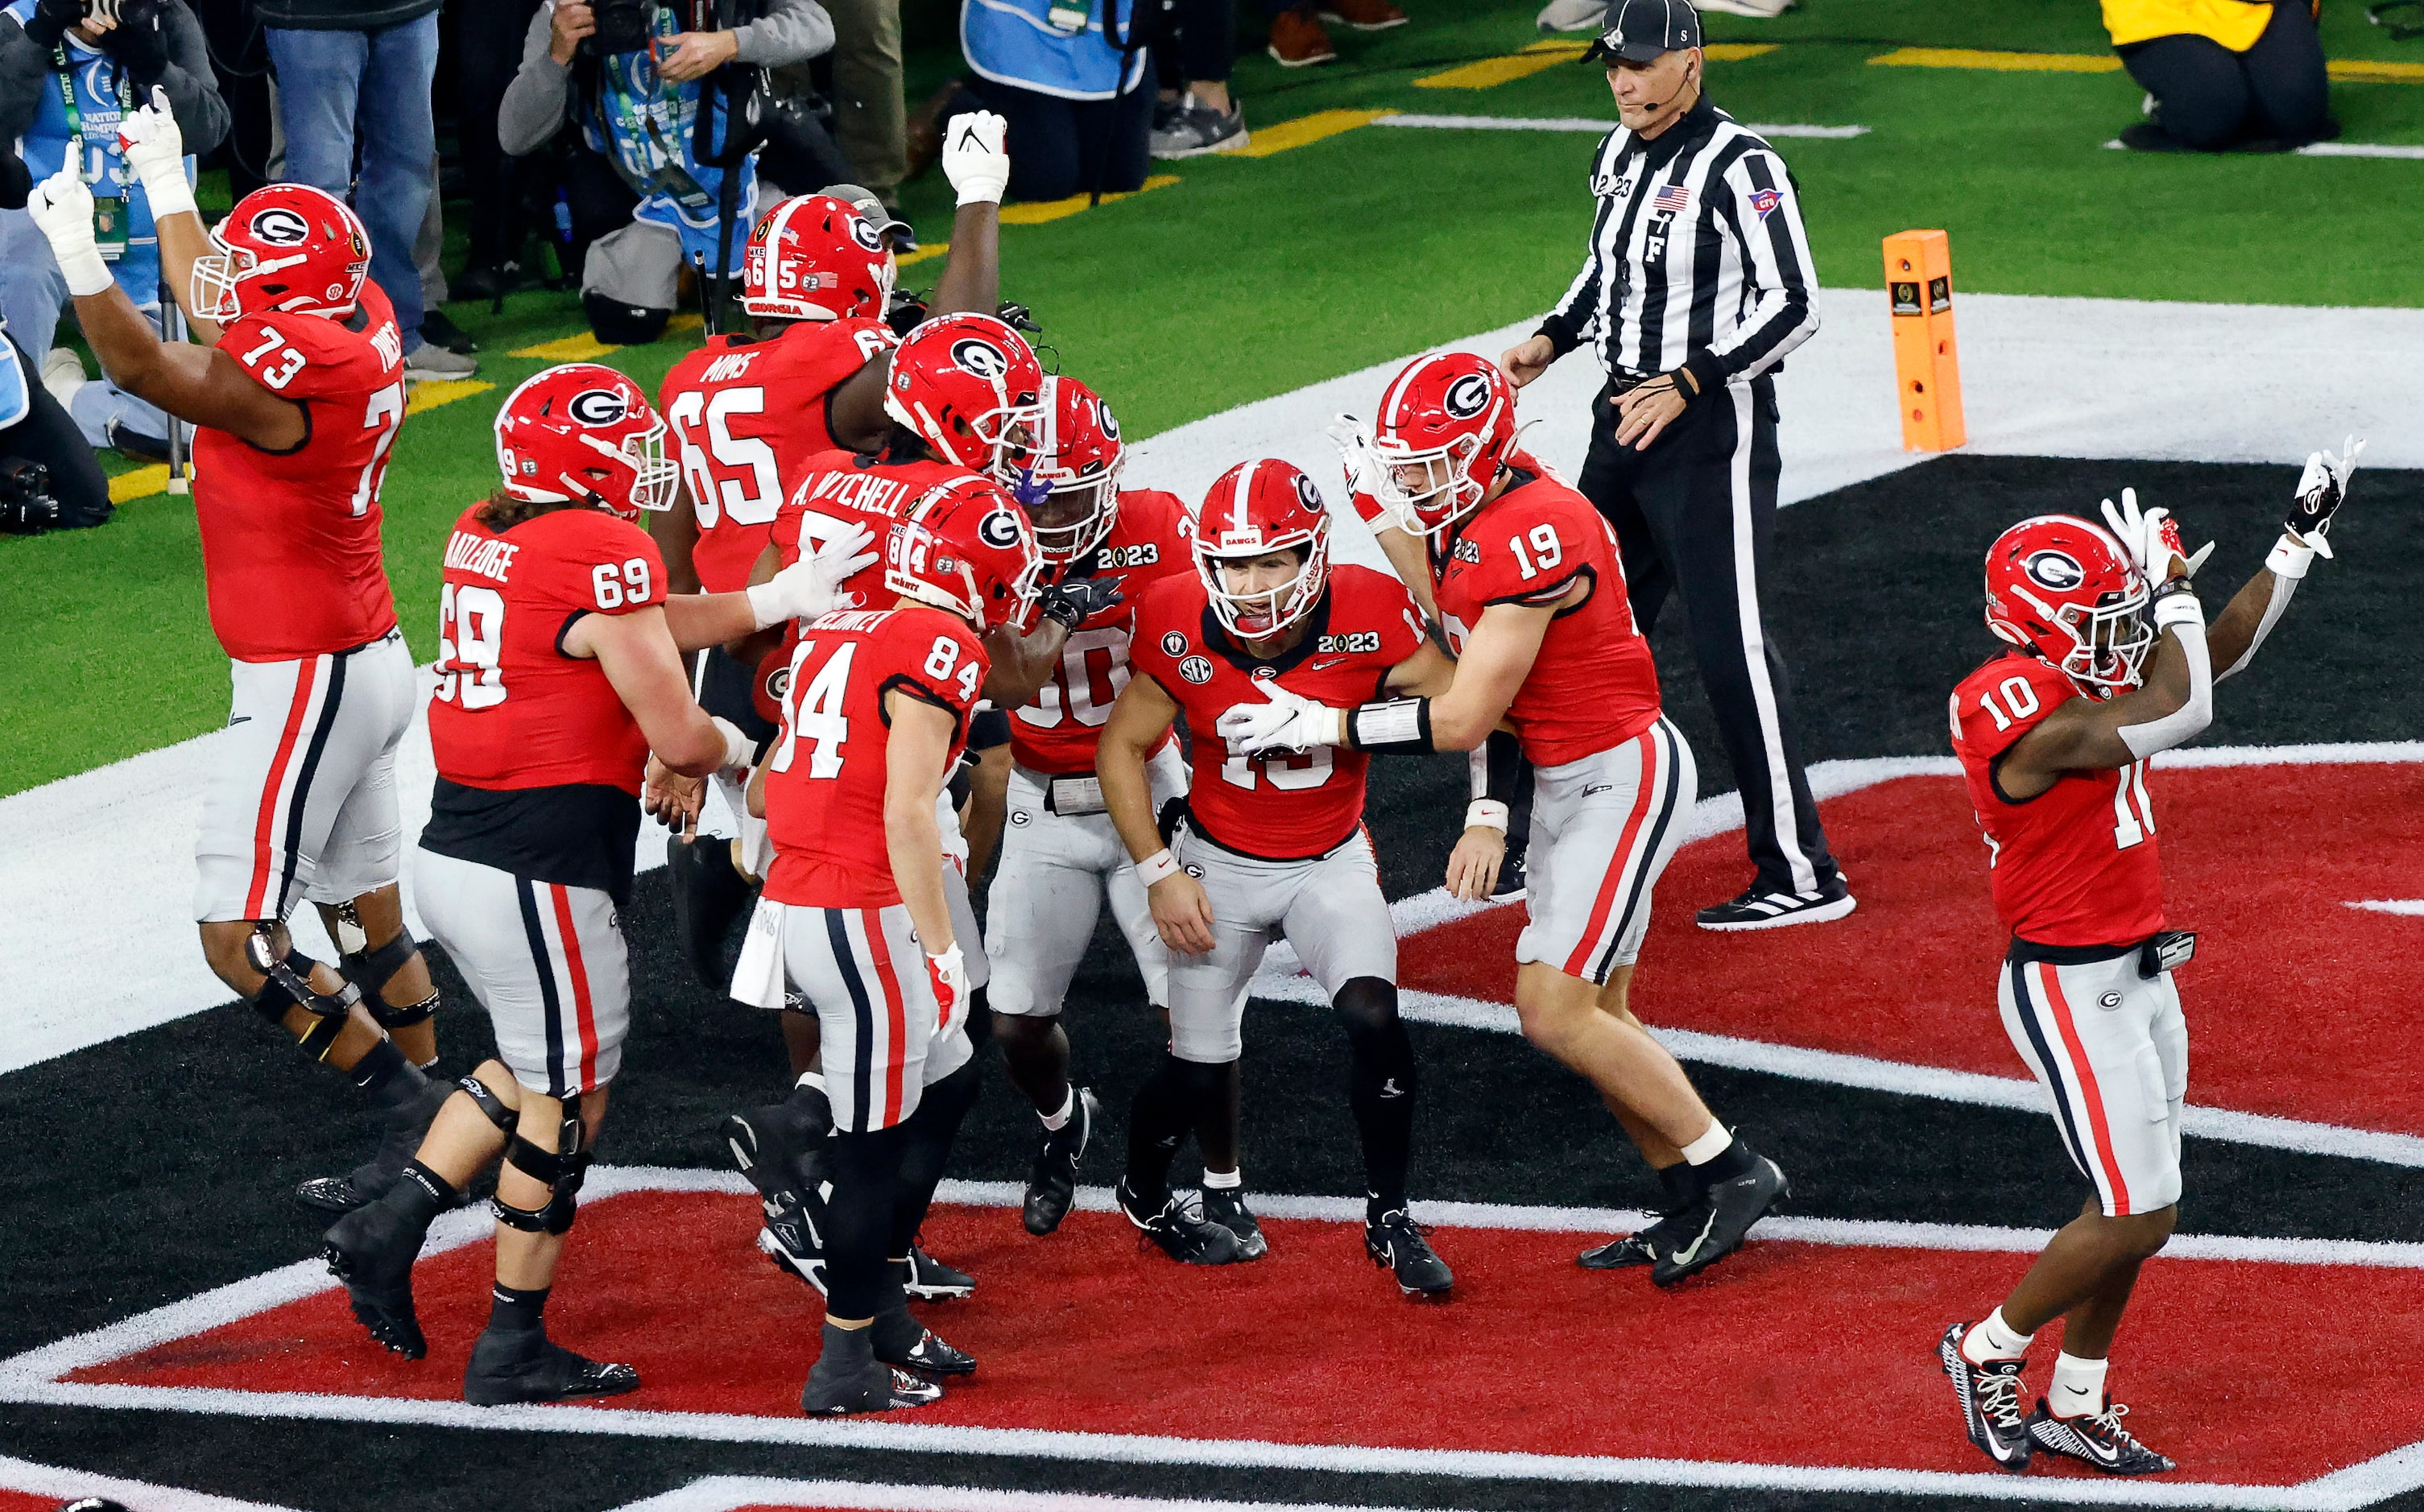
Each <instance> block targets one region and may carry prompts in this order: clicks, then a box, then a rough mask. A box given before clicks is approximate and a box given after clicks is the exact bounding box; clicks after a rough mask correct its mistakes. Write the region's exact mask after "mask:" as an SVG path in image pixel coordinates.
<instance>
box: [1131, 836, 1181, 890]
mask: <svg viewBox="0 0 2424 1512" xmlns="http://www.w3.org/2000/svg"><path fill="white" fill-rule="evenodd" d="M1135 869H1136V879H1137V881H1139V882H1140V883H1143V884H1144V885H1146V886H1147V887H1150V886H1152V885H1153V884H1154V883H1157V882H1159V881H1161V880H1162V879H1163V878H1164V877H1174V876H1176V875H1177V874H1178V858H1177V857H1176V856H1174V855H1172V854H1171V853H1170V848H1169V847H1168V846H1163V847H1162V848H1161V849H1160V850H1158V851H1155V852H1154V853H1153V854H1151V855H1149V856H1147V857H1145V858H1144V859H1143V860H1142V861H1140V862H1138V863H1137V864H1136V868H1135Z"/></svg>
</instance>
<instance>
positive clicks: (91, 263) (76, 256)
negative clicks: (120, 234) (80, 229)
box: [57, 243, 117, 299]
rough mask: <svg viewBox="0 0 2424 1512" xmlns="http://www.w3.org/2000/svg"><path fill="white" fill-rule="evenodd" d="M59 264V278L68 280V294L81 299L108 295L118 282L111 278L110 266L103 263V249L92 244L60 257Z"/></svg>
mask: <svg viewBox="0 0 2424 1512" xmlns="http://www.w3.org/2000/svg"><path fill="white" fill-rule="evenodd" d="M57 262H58V264H59V276H60V277H61V278H63V279H66V280H67V285H68V293H69V294H72V295H74V296H75V297H77V298H79V299H81V298H84V297H86V296H88V295H90V294H106V293H107V292H108V290H109V286H110V284H112V283H113V282H115V281H117V280H115V279H112V278H111V277H110V276H109V264H108V263H104V262H103V261H102V257H101V248H99V247H94V246H92V245H91V244H90V243H87V244H86V245H84V246H83V247H77V248H75V250H73V251H72V252H70V253H68V254H67V255H66V256H63V257H58V258H57Z"/></svg>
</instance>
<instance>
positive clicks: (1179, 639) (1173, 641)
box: [1161, 630, 1187, 656]
mask: <svg viewBox="0 0 2424 1512" xmlns="http://www.w3.org/2000/svg"><path fill="white" fill-rule="evenodd" d="M1161 654H1162V655H1164V656H1185V655H1186V654H1187V637H1186V636H1185V635H1183V634H1181V633H1179V632H1178V631H1176V630H1170V631H1167V632H1166V633H1164V634H1163V636H1162V638H1161Z"/></svg>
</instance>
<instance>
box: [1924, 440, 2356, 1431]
mask: <svg viewBox="0 0 2424 1512" xmlns="http://www.w3.org/2000/svg"><path fill="white" fill-rule="evenodd" d="M2362 448H2363V443H2362V442H2356V441H2354V440H2353V438H2352V443H2351V445H2350V447H2349V451H2348V455H2347V456H2346V457H2345V458H2341V457H2336V456H2333V455H2331V454H2328V453H2317V454H2314V455H2313V456H2311V457H2309V458H2308V459H2307V462H2306V470H2305V473H2304V476H2303V477H2302V478H2301V479H2300V480H2299V483H2298V493H2297V498H2296V501H2295V502H2294V503H2293V505H2292V507H2291V509H2290V513H2289V515H2288V518H2287V519H2285V520H2284V521H2283V522H2282V531H2281V536H2280V539H2279V540H2278V541H2276V542H2275V543H2274V545H2273V547H2272V553H2271V555H2269V556H2268V557H2267V558H2266V559H2265V564H2264V566H2263V568H2262V569H2260V570H2259V571H2257V574H2256V575H2255V576H2254V577H2253V578H2251V579H2249V580H2248V581H2247V584H2246V586H2244V587H2242V588H2241V589H2240V591H2239V593H2238V595H2237V596H2236V597H2233V598H2232V599H2231V601H2230V604H2229V606H2228V607H2227V608H2225V610H2224V611H2223V613H2222V614H2221V617H2219V618H2217V619H2216V620H2215V621H2214V622H2213V625H2212V626H2211V628H2210V629H2209V628H2208V627H2207V625H2206V623H2205V613H2204V611H2203V610H2201V609H2200V608H2199V607H2198V604H2197V597H2196V591H2195V588H2194V587H2193V584H2192V583H2191V581H2190V574H2191V573H2192V572H2193V570H2194V567H2195V565H2196V564H2197V563H2200V562H2202V561H2203V560H2204V557H2205V552H2203V551H2200V552H2199V553H2197V555H2196V556H2195V557H2194V558H2193V559H2192V558H2188V557H2185V556H2184V555H2183V553H2182V551H2181V549H2180V534H2179V530H2178V528H2177V526H2176V525H2175V524H2173V522H2172V521H2171V520H2170V519H2169V518H2168V517H2166V515H2165V512H2164V511H2162V510H2161V509H2149V510H2145V511H2143V512H2142V511H2140V509H2139V508H2138V502H2137V499H2136V496H2135V495H2134V494H2133V493H2129V492H2124V493H2123V494H2122V496H2121V505H2120V507H2119V508H2117V509H2116V508H2115V507H2114V506H2113V503H2112V501H2109V500H2108V501H2106V502H2105V505H2104V516H2105V519H2106V522H2107V524H2108V525H2109V526H2110V529H2105V528H2101V527H2098V526H2097V525H2094V524H2091V523H2089V522H2088V521H2086V520H2083V519H2075V518H2072V517H2069V516H2066V515H2040V516H2037V517H2034V518H2032V519H2024V520H2022V521H2020V522H2019V523H2018V524H2017V525H2015V526H2013V527H2012V528H2011V529H2010V530H2008V531H2005V532H2004V533H2002V535H2001V537H1999V538H1998V539H1997V540H1996V542H1995V544H1994V546H1993V547H1992V548H1991V549H1989V550H1988V551H1987V553H1986V625H1987V628H1988V629H1991V630H1993V631H1994V633H1995V635H1996V636H1997V637H1998V638H1999V639H2001V640H2002V641H2004V642H2006V643H2008V644H2009V645H2011V646H2013V647H2014V648H2015V649H2012V650H2008V651H2005V652H2004V653H2002V654H2001V655H2000V656H1997V657H1995V658H1994V659H1993V660H1991V661H1987V662H1985V664H1984V665H1982V666H1980V667H1979V668H1978V670H1977V671H1975V672H1972V673H1971V674H1969V676H1967V677H1964V678H1963V679H1962V680H1961V685H1960V686H1959V687H1958V688H1956V689H1954V693H1953V702H1952V707H1951V715H1952V722H1953V749H1954V754H1955V755H1957V756H1960V758H1961V770H1962V774H1963V775H1964V776H1965V777H1966V778H1967V779H1968V781H1969V797H1970V801H1971V803H1972V804H1975V805H1976V807H1977V810H1978V825H1979V828H1980V829H1981V830H1982V831H1984V832H1985V841H1986V855H1987V866H1988V868H1989V876H1990V877H1991V879H1992V881H1993V883H1994V893H1995V913H1996V915H1997V917H1998V918H1999V920H2000V921H2001V924H2002V925H2003V927H2004V928H2005V929H2006V930H2008V931H2010V932H2011V945H2010V948H2009V950H2008V951H2007V953H2006V958H2005V962H2004V965H2003V969H2002V972H2001V977H2000V979H1999V983H1998V988H1997V996H1998V998H1999V1000H2000V1002H2001V1008H2002V1017H2003V1030H2004V1032H2005V1033H2006V1034H2008V1035H2010V1036H2011V1041H2012V1047H2013V1048H2014V1049H2015V1050H2017V1051H2018V1052H2019V1056H2020V1058H2021V1059H2022V1060H2023V1061H2025V1062H2027V1064H2028V1067H2029V1070H2030V1071H2031V1072H2033V1074H2035V1075H2036V1078H2037V1080H2038V1081H2039V1082H2040V1083H2041V1084H2043V1086H2044V1087H2045V1090H2046V1091H2047V1093H2048V1095H2049V1099H2050V1100H2051V1102H2052V1104H2053V1111H2054V1118H2055V1123H2056V1125H2057V1127H2058V1128H2059V1130H2060V1132H2061V1135H2062V1140H2063V1146H2064V1148H2065V1152H2066V1153H2067V1154H2069V1156H2070V1159H2071V1163H2072V1164H2073V1165H2075V1166H2077V1167H2078V1168H2079V1171H2080V1173H2081V1175H2083V1176H2085V1177H2086V1178H2087V1180H2088V1182H2089V1183H2090V1184H2091V1185H2092V1186H2093V1187H2094V1191H2093V1193H2092V1194H2091V1195H2090V1196H2089V1197H2088V1199H2087V1202H2086V1203H2085V1205H2084V1206H2082V1207H2081V1209H2080V1214H2079V1217H2078V1218H2073V1219H2072V1220H2071V1221H2070V1222H2069V1223H2068V1224H2067V1225H2065V1227H2064V1228H2063V1229H2062V1230H2061V1231H2060V1232H2059V1233H2056V1234H2055V1235H2054V1236H2053V1239H2052V1240H2051V1242H2049V1244H2048V1245H2047V1246H2046V1248H2045V1252H2044V1253H2043V1254H2041V1255H2039V1256H2038V1257H2037V1260H2036V1263H2035V1264H2034V1265H2031V1266H2030V1267H2029V1272H2028V1274H2027V1275H2026V1276H2025V1277H2023V1278H2022V1279H2021V1281H2020V1283H2019V1284H2018V1285H2017V1286H2016V1287H2014V1288H2013V1289H2012V1293H2011V1295H2010V1296H2009V1297H2005V1298H2004V1299H2003V1302H2002V1305H2001V1306H2000V1307H1998V1308H1996V1309H1995V1310H1994V1311H1993V1312H1992V1313H1988V1314H1987V1315H1986V1316H1985V1319H1984V1320H1983V1321H1981V1322H1978V1323H1972V1324H1961V1323H1955V1324H1954V1325H1953V1326H1951V1327H1950V1328H1948V1329H1945V1330H1944V1333H1943V1336H1942V1337H1941V1338H1940V1339H1939V1340H1938V1344H1937V1356H1938V1361H1939V1362H1940V1363H1941V1364H1942V1366H1943V1367H1944V1372H1945V1374H1946V1375H1947V1376H1949V1377H1952V1379H1953V1386H1954V1394H1955V1396H1956V1397H1957V1398H1958V1400H1959V1403H1960V1407H1961V1416H1962V1423H1963V1426H1964V1427H1965V1428H1966V1429H1967V1430H1968V1432H1969V1440H1970V1441H1971V1442H1972V1443H1974V1444H1976V1445H1977V1446H1978V1447H1979V1448H1980V1449H1981V1450H1983V1451H1984V1452H1985V1455H1986V1456H1987V1457H1988V1458H1990V1459H1992V1460H1993V1461H1994V1462H1995V1464H1996V1466H1997V1467H1998V1468H1999V1469H2002V1470H2006V1471H2014V1472H2017V1471H2024V1470H2026V1469H2027V1468H2028V1465H2029V1459H2030V1457H2031V1456H2032V1454H2033V1452H2035V1451H2037V1450H2045V1451H2048V1452H2050V1453H2053V1454H2058V1455H2062V1456H2066V1457H2068V1458H2072V1459H2077V1460H2079V1461H2081V1463H2083V1464H2086V1465H2089V1466H2092V1467H2094V1468H2095V1469H2097V1470H2099V1471H2102V1472H2106V1473H2107V1474H2114V1475H2142V1474H2149V1473H2154V1472H2161V1471H2167V1470H2171V1469H2173V1468H2175V1467H2174V1465H2173V1462H2172V1460H2171V1459H2170V1458H2168V1457H2167V1456H2163V1455H2160V1454H2157V1453H2156V1452H2155V1451H2153V1450H2151V1449H2149V1448H2147V1447H2146V1446H2145V1444H2143V1443H2141V1442H2139V1441H2138V1440H2137V1439H2136V1438H2135V1437H2134V1436H2133V1435H2132V1434H2131V1433H2130V1431H2129V1429H2127V1428H2125V1427H2123V1426H2122V1424H2121V1417H2122V1414H2123V1413H2125V1412H2127V1411H2128V1410H2129V1409H2128V1408H2126V1407H2122V1406H2120V1405H2118V1404H2115V1403H2112V1402H2111V1401H2110V1399H2109V1398H2108V1397H2107V1396H2106V1394H2105V1389H2104V1387H2105V1367H2106V1363H2107V1361H2108V1360H2109V1358H2110V1355H2111V1351H2112V1346H2113V1333H2114V1331H2115V1330H2116V1329H2118V1328H2119V1326H2120V1322H2121V1313H2122V1310H2123V1309H2124V1308H2125V1307H2126V1306H2127V1305H2128V1304H2129V1292H2130V1288H2131V1287H2132V1286H2133V1285H2135V1284H2136V1282H2137V1280H2138V1269H2139V1267H2140V1265H2143V1264H2144V1263H2145V1261H2146V1260H2147V1259H2148V1258H2149V1257H2150V1256H2152V1255H2153V1254H2154V1253H2155V1252H2156V1251H2157V1250H2159V1249H2162V1247H2163V1243H2164V1241H2165V1240H2167V1239H2168V1238H2170V1236H2171V1233H2172V1225H2173V1222H2174V1221H2175V1219H2176V1218H2177V1211H2178V1210H2177V1202H2178V1201H2179V1196H2180V1109H2181V1105H2182V1102H2183V1100H2184V1098H2185V1096H2186V1094H2187V1090H2188V1075H2189V1063H2188V1062H2189V1031H2188V1021H2187V1020H2186V1019H2185V1018H2184V1017H2183V1016H2182V1015H2181V1012H2180V996H2179V992H2178V990H2177V988H2176V987H2174V985H2173V983H2172V968H2173V967H2175V966H2177V965H2178V964H2180V963H2182V962H2185V961H2187V960H2188V959H2189V958H2190V957H2191V956H2192V955H2193V954H2194V953H2195V948H2196V936H2195V935H2193V934H2188V933H2184V932H2180V931H2175V930H2172V929H2170V928H2168V921H2167V920H2166V919H2165V918H2164V916H2163V896H2162V879H2161V867H2160V865H2159V863H2158V861H2157V858H2156V839H2155V810H2154V804H2153V802H2152V800H2151V798H2150V796H2149V793H2148V788H2147V782H2146V777H2147V768H2148V765H2149V761H2148V758H2149V757H2151V756H2154V755H2155V753H2157V752H2159V751H2168V750H2171V749H2173V748H2174V747H2176V746H2178V745H2180V744H2182V743H2184V742H2186V741H2188V740H2192V739H2193V738H2194V737H2195V736H2196V735H2197V733H2198V732H2199V731H2201V730H2203V729H2204V728H2205V726H2206V724H2207V723H2208V722H2209V720H2210V719H2211V718H2212V710H2213V685H2214V684H2215V683H2216V682H2219V681H2221V680H2222V679H2223V678H2225V677H2227V676H2230V675H2231V674H2233V673H2235V672H2237V671H2239V670H2240V669H2241V667H2244V666H2245V665H2247V663H2248V661H2250V659H2252V658H2253V657H2254V656H2255V654H2256V648H2257V646H2258V645H2261V644H2263V641H2264V638H2265V636H2266V635H2267V634H2269V633H2270V632H2271V631H2272V626H2273V625H2274V624H2275V623H2276V622H2277V621H2278V620H2279V619H2280V616H2281V613H2282V611H2283V610H2285V609H2287V608H2288V603H2289V597H2290V596H2291V595H2292V594H2294V593H2295V592H2296V591H2297V587H2298V583H2299V581H2300V580H2302V579H2303V578H2304V576H2305V575H2306V569H2307V568H2308V567H2309V566H2310V565H2312V564H2313V562H2314V559H2315V557H2316V556H2318V555H2323V556H2329V555H2330V554H2331V546H2330V542H2329V539H2328V532H2329V530H2330V528H2331V522H2332V518H2333V517H2334V516H2335V514H2336V513H2337V511H2338V509H2339V505H2340V501H2341V500H2342V499H2343V498H2345V497H2346V495H2347V491H2348V482H2349V475H2350V473H2351V472H2352V470H2354V468H2355V466H2356V457H2357V453H2358V452H2359V451H2360V450H2362ZM2207 550H2211V548H2210V547H2208V548H2207ZM2217 668H2218V669H2219V670H2215V669H2217ZM2057 1317H2059V1318H2062V1319H2063V1320H2064V1322H2063V1334H2062V1351H2061V1353H2060V1354H2059V1355H2057V1356H2056V1357H2055V1359H2054V1366H2053V1378H2052V1381H2051V1383H2050V1385H2049V1389H2048V1391H2047V1392H2046V1393H2045V1395H2043V1396H2041V1397H2040V1398H2039V1399H2038V1401H2037V1405H2036V1410H2035V1411H2034V1412H2033V1413H2032V1412H2030V1411H2029V1410H2028V1407H2027V1399H2026V1397H2025V1396H2024V1395H2023V1394H2022V1391H2021V1382H2020V1374H2021V1371H2022V1369H2023V1367H2024V1366H2025V1365H2026V1363H2027V1351H2028V1346H2029V1343H2030V1339H2031V1337H2032V1336H2033V1335H2034V1334H2035V1333H2036V1332H2037V1330H2038V1329H2042V1328H2044V1327H2045V1326H2046V1325H2047V1324H2049V1323H2050V1322H2052V1321H2053V1320H2054V1319H2055V1318H2057Z"/></svg>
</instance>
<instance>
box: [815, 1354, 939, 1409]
mask: <svg viewBox="0 0 2424 1512" xmlns="http://www.w3.org/2000/svg"><path fill="white" fill-rule="evenodd" d="M823 1369H824V1361H817V1368H816V1369H815V1370H812V1371H810V1372H808V1383H807V1384H806V1385H805V1386H803V1387H801V1388H800V1410H801V1411H803V1412H805V1413H806V1414H807V1415H808V1416H810V1417H812V1418H837V1417H841V1416H844V1415H845V1414H848V1413H853V1412H890V1411H894V1410H896V1409H901V1408H913V1407H929V1406H932V1405H933V1403H936V1402H939V1401H941V1400H942V1399H943V1386H942V1383H941V1382H940V1381H933V1380H928V1379H927V1378H926V1377H923V1376H913V1375H911V1374H910V1373H909V1372H907V1371H905V1370H902V1369H901V1368H899V1367H898V1366H895V1365H887V1364H885V1363H884V1362H883V1361H873V1362H871V1363H870V1364H869V1365H867V1366H866V1367H864V1368H862V1369H860V1370H857V1371H853V1372H852V1373H851V1374H850V1375H849V1376H848V1377H839V1376H836V1377H830V1378H820V1377H821V1372H822V1371H823Z"/></svg>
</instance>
